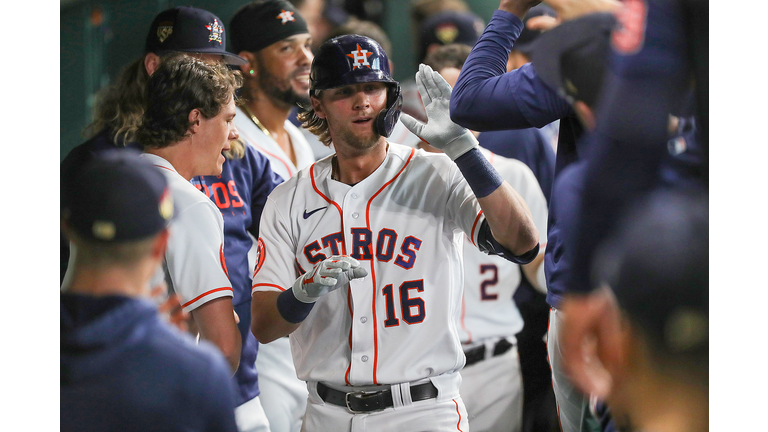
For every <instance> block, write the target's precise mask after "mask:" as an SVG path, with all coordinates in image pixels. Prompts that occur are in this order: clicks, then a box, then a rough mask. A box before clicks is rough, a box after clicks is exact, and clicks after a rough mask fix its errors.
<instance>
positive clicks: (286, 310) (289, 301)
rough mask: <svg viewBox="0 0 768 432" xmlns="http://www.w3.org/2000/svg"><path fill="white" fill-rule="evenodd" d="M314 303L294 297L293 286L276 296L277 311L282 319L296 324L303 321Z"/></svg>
mask: <svg viewBox="0 0 768 432" xmlns="http://www.w3.org/2000/svg"><path fill="white" fill-rule="evenodd" d="M314 305H315V303H314V302H313V303H304V302H302V301H299V300H298V299H296V296H295V295H293V288H289V289H287V290H285V291H283V292H281V293H280V295H279V296H277V311H278V312H280V316H282V317H283V319H284V320H286V321H288V322H289V323H291V324H298V323H300V322H302V321H304V320H305V319H306V318H307V315H309V312H311V311H312V307H313V306H314Z"/></svg>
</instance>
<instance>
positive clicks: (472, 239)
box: [469, 210, 483, 246]
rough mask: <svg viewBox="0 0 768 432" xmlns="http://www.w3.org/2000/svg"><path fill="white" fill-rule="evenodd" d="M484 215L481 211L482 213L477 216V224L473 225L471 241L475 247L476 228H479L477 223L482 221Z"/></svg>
mask: <svg viewBox="0 0 768 432" xmlns="http://www.w3.org/2000/svg"><path fill="white" fill-rule="evenodd" d="M481 214H483V211H482V210H480V213H478V214H477V217H476V218H475V223H474V224H472V234H471V235H470V237H469V241H471V242H472V244H473V245H475V246H477V244H476V243H475V228H477V223H478V222H479V221H480V215H481Z"/></svg>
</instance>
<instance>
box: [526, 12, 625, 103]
mask: <svg viewBox="0 0 768 432" xmlns="http://www.w3.org/2000/svg"><path fill="white" fill-rule="evenodd" d="M615 26H616V17H615V16H614V15H613V14H612V13H607V12H603V13H594V14H589V15H584V16H582V17H579V18H576V19H574V20H570V21H565V22H563V23H562V24H560V25H558V26H557V27H555V28H553V29H551V30H548V31H546V32H544V33H543V34H541V35H540V36H539V37H538V38H536V40H535V41H534V42H533V44H532V46H531V47H530V49H529V50H528V52H529V55H530V57H531V62H532V63H533V68H534V69H536V73H537V74H538V76H539V77H540V78H541V80H542V81H544V83H545V84H547V85H548V86H549V87H551V88H552V89H554V90H555V91H557V92H558V93H559V94H560V95H561V96H563V97H564V98H566V99H568V100H569V101H571V102H573V101H574V100H581V101H583V102H584V103H586V104H587V105H588V106H590V107H592V108H594V106H595V103H596V102H597V98H598V97H599V94H600V89H601V88H602V84H603V76H604V75H605V70H606V66H607V63H608V54H609V50H610V38H611V32H612V31H613V29H614V27H615Z"/></svg>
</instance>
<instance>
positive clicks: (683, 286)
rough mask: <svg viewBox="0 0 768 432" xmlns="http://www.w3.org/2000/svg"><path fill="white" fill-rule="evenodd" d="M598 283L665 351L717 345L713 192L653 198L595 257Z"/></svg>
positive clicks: (698, 350)
mask: <svg viewBox="0 0 768 432" xmlns="http://www.w3.org/2000/svg"><path fill="white" fill-rule="evenodd" d="M594 263H595V267H594V272H593V276H594V281H595V282H598V283H605V284H607V285H608V286H609V287H610V288H611V289H612V290H613V293H614V294H615V296H616V300H617V301H618V303H619V306H620V307H621V309H622V310H623V311H624V312H625V313H626V314H627V315H628V316H629V318H630V319H631V320H632V321H633V322H634V323H635V324H636V325H639V327H640V328H642V329H643V330H644V332H645V333H646V334H647V335H649V336H650V337H651V338H652V340H654V341H655V342H656V343H657V344H658V346H660V347H662V348H663V349H664V351H666V352H668V353H672V354H685V353H701V352H706V350H708V347H709V200H708V197H707V194H706V192H704V191H699V190H695V189H691V190H686V191H685V192H679V191H676V192H669V191H662V192H656V193H653V194H652V195H651V196H650V197H649V198H647V199H646V200H644V202H642V203H639V204H638V205H637V206H636V207H635V208H634V210H633V211H630V212H629V213H628V216H627V217H625V218H623V220H622V222H621V223H620V224H619V225H618V228H617V230H616V233H615V234H614V235H613V236H612V237H611V238H610V239H608V240H607V241H606V242H605V243H604V244H603V245H602V247H601V248H600V249H598V252H597V253H596V255H595V262H594Z"/></svg>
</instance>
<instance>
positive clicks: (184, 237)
mask: <svg viewBox="0 0 768 432" xmlns="http://www.w3.org/2000/svg"><path fill="white" fill-rule="evenodd" d="M141 156H142V157H143V158H145V159H147V160H148V161H149V162H151V163H153V164H154V165H155V166H157V167H158V169H160V171H162V172H163V174H165V177H166V179H167V180H168V186H169V188H170V190H171V194H172V196H173V202H174V206H175V208H176V215H175V218H174V219H173V222H171V225H170V233H171V234H170V237H169V239H168V250H167V251H166V252H165V261H164V262H163V268H164V269H165V276H166V282H167V283H168V288H169V290H172V291H173V292H175V293H176V294H178V295H179V297H180V300H181V305H182V308H183V309H184V311H185V312H189V311H192V310H194V309H196V308H198V307H199V306H202V305H203V304H205V303H207V302H209V301H211V300H213V299H217V298H219V297H227V296H229V297H232V296H233V295H234V293H233V291H232V285H231V284H230V282H229V278H228V277H227V270H226V266H225V263H224V219H223V218H222V217H221V212H220V211H219V209H218V208H217V207H216V205H215V204H214V203H213V202H212V201H211V200H210V199H208V197H207V196H205V194H203V193H201V192H200V191H199V190H197V188H195V187H194V186H192V184H191V183H190V182H188V181H187V180H186V179H185V178H184V177H182V176H181V175H180V174H179V173H178V172H176V170H175V169H174V168H173V166H172V165H171V164H170V162H168V161H167V160H165V159H163V158H161V157H160V156H157V155H153V154H148V153H143V154H142V155H141Z"/></svg>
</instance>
